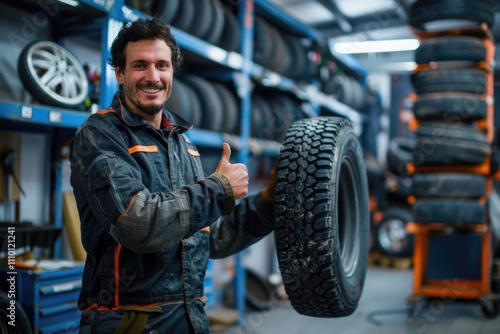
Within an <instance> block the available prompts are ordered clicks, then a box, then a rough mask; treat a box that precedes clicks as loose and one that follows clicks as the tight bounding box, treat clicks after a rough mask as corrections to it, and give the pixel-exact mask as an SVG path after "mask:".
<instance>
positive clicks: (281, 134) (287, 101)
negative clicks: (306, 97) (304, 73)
mask: <svg viewBox="0 0 500 334" xmlns="http://www.w3.org/2000/svg"><path fill="white" fill-rule="evenodd" d="M266 98H267V99H268V101H269V103H270V105H271V108H272V110H273V119H272V121H271V126H272V127H273V129H274V140H275V141H277V142H280V143H282V142H283V141H284V140H285V138H286V133H287V131H288V129H289V128H290V125H292V123H293V122H294V121H295V120H296V119H295V116H296V115H295V104H294V102H293V101H292V100H291V98H290V97H288V96H287V95H285V94H279V93H278V94H272V95H271V96H266Z"/></svg>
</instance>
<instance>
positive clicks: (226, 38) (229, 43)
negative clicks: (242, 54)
mask: <svg viewBox="0 0 500 334" xmlns="http://www.w3.org/2000/svg"><path fill="white" fill-rule="evenodd" d="M239 43H240V26H239V24H238V19H237V18H236V15H235V14H234V13H233V12H230V11H227V10H225V11H224V29H223V30H222V32H221V36H220V38H219V40H218V41H217V43H216V44H217V45H218V46H220V47H221V48H223V49H224V50H227V51H233V52H238V45H239Z"/></svg>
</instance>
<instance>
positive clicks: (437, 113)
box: [406, 0, 500, 317]
mask: <svg viewBox="0 0 500 334" xmlns="http://www.w3.org/2000/svg"><path fill="white" fill-rule="evenodd" d="M447 2H450V1H447V0H445V1H442V2H441V3H433V2H429V1H423V0H419V1H416V2H415V3H414V5H413V6H412V9H411V11H410V13H411V16H410V22H411V24H412V26H413V27H414V28H415V29H416V31H415V33H416V34H417V36H418V37H419V39H420V41H421V43H420V46H419V47H418V48H417V49H416V50H415V61H416V62H417V68H416V70H415V71H414V73H413V76H412V84H413V86H414V88H415V94H416V96H415V99H414V105H413V114H414V117H415V121H414V122H412V123H411V125H410V128H411V130H412V131H413V132H414V134H415V138H416V141H415V145H414V147H412V149H411V161H410V162H409V163H408V164H407V166H406V167H407V171H408V173H409V175H410V176H411V178H412V188H411V192H410V195H409V196H408V202H409V203H410V205H411V208H412V212H413V216H414V217H413V218H414V221H413V222H412V223H410V224H408V225H407V230H408V231H409V232H411V233H413V234H414V238H415V239H414V242H415V248H414V272H413V288H412V294H411V295H410V296H409V298H408V306H409V314H410V316H414V315H415V314H417V313H418V312H420V311H422V309H421V305H420V302H421V301H422V300H426V299H428V298H453V299H454V300H455V299H459V300H460V299H462V300H476V301H478V302H479V303H480V304H481V307H482V311H483V313H484V314H485V316H488V317H495V316H497V315H498V313H499V312H500V295H499V293H498V292H495V291H492V290H491V278H490V272H491V264H492V259H493V257H494V253H495V250H496V248H498V245H495V244H494V243H493V242H492V240H494V238H493V236H492V228H491V218H492V217H491V216H490V214H489V209H490V207H491V203H490V199H491V198H492V196H496V194H495V193H494V189H493V175H492V168H491V158H492V151H493V149H492V148H493V145H494V142H493V139H494V128H493V98H492V97H493V56H494V52H495V46H494V42H493V41H492V38H491V32H490V31H489V28H490V27H491V26H492V23H493V18H494V13H493V9H492V8H493V7H488V6H487V5H488V4H491V5H493V4H492V1H489V0H483V1H477V2H475V3H472V2H465V1H456V2H454V4H455V10H454V11H447V10H446V14H443V13H444V12H443V10H445V8H448V7H446V5H447V4H446V3H447ZM436 13H441V14H443V16H439V17H435V15H436ZM447 19H448V20H451V19H455V20H457V19H466V20H469V21H471V22H469V24H471V26H468V25H466V26H456V24H457V23H456V21H455V23H452V24H454V25H452V26H447V27H446V28H442V29H434V30H433V29H429V27H430V26H432V24H437V23H439V22H441V23H442V21H441V20H447ZM436 21H437V23H436ZM424 305H425V304H424Z"/></svg>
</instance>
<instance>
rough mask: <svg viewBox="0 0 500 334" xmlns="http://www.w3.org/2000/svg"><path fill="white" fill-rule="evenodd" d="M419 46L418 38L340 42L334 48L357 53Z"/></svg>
mask: <svg viewBox="0 0 500 334" xmlns="http://www.w3.org/2000/svg"><path fill="white" fill-rule="evenodd" d="M418 46H419V42H418V40H417V39H390V40H382V41H356V42H339V43H335V44H334V45H333V49H334V51H335V52H337V53H344V54H355V53H376V52H398V51H412V50H415V49H416V48H418Z"/></svg>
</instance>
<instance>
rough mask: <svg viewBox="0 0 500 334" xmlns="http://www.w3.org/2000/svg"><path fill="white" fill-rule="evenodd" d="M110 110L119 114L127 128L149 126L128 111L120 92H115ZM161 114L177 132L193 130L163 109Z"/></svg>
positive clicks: (185, 122)
mask: <svg viewBox="0 0 500 334" xmlns="http://www.w3.org/2000/svg"><path fill="white" fill-rule="evenodd" d="M111 108H112V109H114V110H115V111H117V112H119V115H120V118H121V120H122V121H123V122H124V123H125V124H127V126H129V127H138V126H144V125H150V123H149V122H148V121H146V120H145V119H144V118H142V117H141V116H140V115H138V114H136V113H133V112H131V111H129V110H128V109H127V108H126V107H125V97H124V96H123V92H122V91H120V92H117V93H116V94H115V96H114V97H113V102H112V103H111ZM162 114H163V118H165V119H166V120H167V121H168V123H170V124H171V126H172V127H176V128H178V130H179V131H180V132H181V133H183V132H185V131H187V130H190V129H192V128H193V125H192V124H191V123H189V122H188V121H186V120H185V119H184V118H182V117H180V116H179V115H177V114H175V113H172V112H170V111H168V110H167V109H165V108H163V110H162Z"/></svg>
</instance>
